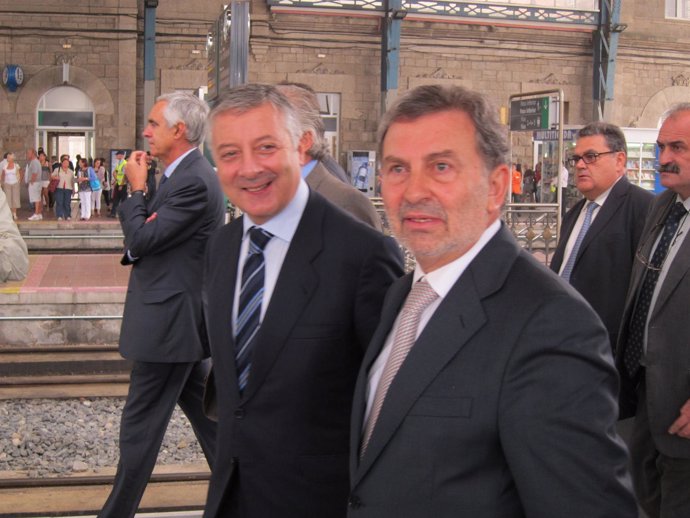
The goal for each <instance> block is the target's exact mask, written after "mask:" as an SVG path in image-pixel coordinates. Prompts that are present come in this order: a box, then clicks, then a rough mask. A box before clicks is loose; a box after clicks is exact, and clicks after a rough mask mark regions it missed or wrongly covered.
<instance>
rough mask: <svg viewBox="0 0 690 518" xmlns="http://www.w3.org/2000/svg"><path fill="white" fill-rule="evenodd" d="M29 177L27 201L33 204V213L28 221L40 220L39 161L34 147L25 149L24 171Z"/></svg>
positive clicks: (41, 212) (40, 187) (41, 205)
mask: <svg viewBox="0 0 690 518" xmlns="http://www.w3.org/2000/svg"><path fill="white" fill-rule="evenodd" d="M25 174H26V175H27V177H28V179H29V202H30V203H32V204H33V206H34V213H33V215H31V216H29V221H40V220H42V219H43V203H42V202H41V190H42V189H43V185H42V183H41V162H40V161H39V160H38V156H37V155H36V151H35V150H34V149H27V150H26V173H25Z"/></svg>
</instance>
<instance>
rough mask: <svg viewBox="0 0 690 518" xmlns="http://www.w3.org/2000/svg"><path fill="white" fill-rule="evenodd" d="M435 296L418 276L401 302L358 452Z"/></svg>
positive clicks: (364, 445) (363, 446) (371, 429)
mask: <svg viewBox="0 0 690 518" xmlns="http://www.w3.org/2000/svg"><path fill="white" fill-rule="evenodd" d="M437 298H438V294H437V293H436V292H435V291H434V289H433V288H432V287H431V285H430V284H429V283H428V282H427V280H426V279H420V280H419V281H417V282H416V283H414V285H413V286H412V289H411V290H410V293H409V295H408V296H407V299H406V300H405V304H404V305H403V308H402V311H401V314H400V322H399V324H398V327H397V329H396V331H395V338H394V339H393V345H392V346H391V352H390V355H389V356H388V359H387V360H386V365H385V366H384V368H383V373H382V374H381V379H380V380H379V384H378V386H377V387H376V394H375V396H374V403H373V405H372V407H371V411H370V413H369V420H368V421H367V422H366V425H365V426H364V433H363V436H362V449H361V454H360V455H364V451H365V450H366V448H367V445H368V444H369V439H371V434H372V432H373V431H374V426H375V425H376V421H377V420H378V418H379V414H380V413H381V407H382V406H383V401H384V400H385V398H386V394H387V393H388V388H389V387H390V385H391V382H392V381H393V378H395V375H396V374H397V373H398V370H399V369H400V366H401V365H402V364H403V361H405V358H406V357H407V354H408V353H409V352H410V349H411V348H412V346H413V345H414V343H415V341H416V339H417V338H416V337H417V328H418V327H419V320H420V319H421V316H422V313H423V312H424V310H425V309H426V308H427V307H428V306H429V304H431V303H432V302H433V301H435V300H436V299H437Z"/></svg>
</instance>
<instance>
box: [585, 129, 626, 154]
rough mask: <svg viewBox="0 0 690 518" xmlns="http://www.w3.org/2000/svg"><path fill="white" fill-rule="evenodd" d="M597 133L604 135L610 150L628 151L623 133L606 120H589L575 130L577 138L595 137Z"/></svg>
mask: <svg viewBox="0 0 690 518" xmlns="http://www.w3.org/2000/svg"><path fill="white" fill-rule="evenodd" d="M597 135H600V136H602V137H604V140H605V141H606V145H607V146H608V147H609V149H610V150H611V151H622V152H623V153H627V152H628V146H627V144H626V142H625V135H624V134H623V132H622V131H621V129H620V128H619V127H618V126H616V125H615V124H611V123H608V122H590V123H589V124H587V125H586V126H584V127H582V128H580V130H579V131H578V132H577V138H578V139H579V138H582V137H595V136H597Z"/></svg>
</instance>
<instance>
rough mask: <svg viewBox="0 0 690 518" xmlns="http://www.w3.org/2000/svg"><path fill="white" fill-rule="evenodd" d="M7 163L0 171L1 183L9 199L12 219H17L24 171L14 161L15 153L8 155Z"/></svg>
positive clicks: (8, 203)
mask: <svg viewBox="0 0 690 518" xmlns="http://www.w3.org/2000/svg"><path fill="white" fill-rule="evenodd" d="M6 160H7V163H6V164H5V165H4V166H3V168H2V171H0V182H2V190H3V191H5V197H6V198H7V205H8V206H9V207H10V210H11V211H12V217H13V218H14V219H15V220H16V219H17V209H18V208H19V207H21V201H20V200H19V185H20V183H21V181H22V170H21V169H20V167H19V164H17V163H16V162H15V161H14V153H7V157H6Z"/></svg>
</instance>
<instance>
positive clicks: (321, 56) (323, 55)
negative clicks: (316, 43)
mask: <svg viewBox="0 0 690 518" xmlns="http://www.w3.org/2000/svg"><path fill="white" fill-rule="evenodd" d="M316 57H317V58H319V59H323V58H325V57H326V54H322V53H320V52H319V53H318V54H317V55H316Z"/></svg>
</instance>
